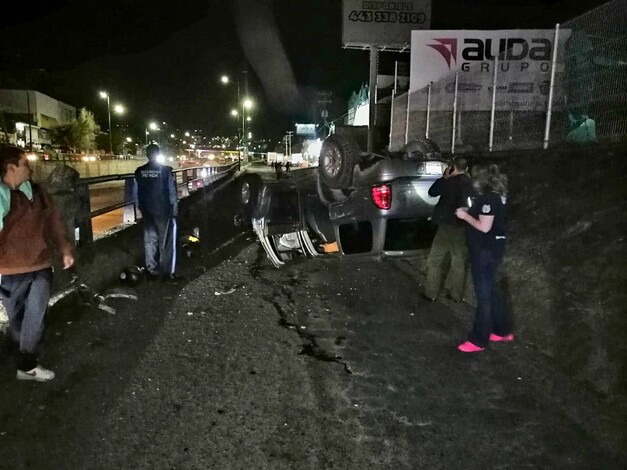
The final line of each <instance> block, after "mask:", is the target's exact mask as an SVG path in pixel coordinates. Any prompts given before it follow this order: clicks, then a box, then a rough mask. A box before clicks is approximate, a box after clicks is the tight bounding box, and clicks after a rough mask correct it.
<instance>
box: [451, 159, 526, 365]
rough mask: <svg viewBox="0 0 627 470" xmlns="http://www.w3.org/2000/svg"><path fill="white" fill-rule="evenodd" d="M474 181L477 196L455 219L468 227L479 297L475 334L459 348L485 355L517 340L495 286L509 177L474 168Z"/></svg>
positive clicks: (488, 167) (491, 167)
mask: <svg viewBox="0 0 627 470" xmlns="http://www.w3.org/2000/svg"><path fill="white" fill-rule="evenodd" d="M472 177H473V187H474V189H475V191H476V193H477V194H476V196H475V198H474V200H473V201H472V205H471V206H470V207H469V208H465V207H460V208H458V209H457V210H456V211H455V215H456V216H457V217H458V218H460V219H461V220H463V221H465V222H466V223H467V224H468V227H467V229H466V240H467V242H468V251H469V257H470V269H471V272H472V277H473V283H474V287H475V295H476V297H477V311H476V313H475V321H474V325H473V327H472V331H471V332H470V334H469V335H468V340H467V341H465V342H464V343H462V344H460V345H459V346H458V347H457V349H459V350H460V351H462V352H467V353H470V352H477V351H483V350H484V349H485V347H486V346H487V345H488V343H489V342H490V341H501V342H509V341H513V340H514V335H513V334H512V326H511V322H510V319H509V316H508V315H507V313H506V312H505V308H504V305H503V298H502V295H501V293H500V291H499V289H498V287H497V285H496V284H497V283H496V274H497V271H498V269H499V267H500V266H501V262H502V261H503V253H504V251H505V220H506V212H507V205H506V202H507V199H506V196H507V176H506V175H505V174H503V173H501V172H500V171H499V168H498V166H496V165H494V164H493V165H480V166H477V167H475V168H474V169H473V172H472Z"/></svg>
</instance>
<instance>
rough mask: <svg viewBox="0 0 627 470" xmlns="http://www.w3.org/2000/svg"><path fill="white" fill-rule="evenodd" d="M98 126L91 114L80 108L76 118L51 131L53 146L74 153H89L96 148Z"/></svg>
mask: <svg viewBox="0 0 627 470" xmlns="http://www.w3.org/2000/svg"><path fill="white" fill-rule="evenodd" d="M99 132H100V126H98V124H96V120H95V119H94V115H93V113H91V112H89V111H87V109H85V108H81V110H80V113H79V116H78V118H76V119H72V120H71V121H68V122H66V123H63V124H59V125H58V126H55V127H53V128H52V129H51V133H52V141H53V142H54V144H55V145H61V146H64V147H69V148H70V149H72V150H73V151H74V152H77V151H79V152H89V151H92V150H93V149H94V148H95V147H96V135H97V134H98V133H99Z"/></svg>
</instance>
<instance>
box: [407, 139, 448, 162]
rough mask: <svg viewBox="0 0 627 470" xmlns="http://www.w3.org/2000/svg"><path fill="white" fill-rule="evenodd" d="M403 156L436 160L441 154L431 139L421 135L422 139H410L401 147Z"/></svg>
mask: <svg viewBox="0 0 627 470" xmlns="http://www.w3.org/2000/svg"><path fill="white" fill-rule="evenodd" d="M403 153H404V154H405V155H404V158H408V159H412V158H416V159H420V160H423V159H426V160H437V159H439V158H440V157H441V156H442V152H440V147H438V144H436V143H435V142H434V141H433V140H431V139H428V138H426V137H423V138H422V139H417V140H410V141H409V142H407V143H406V144H405V147H403Z"/></svg>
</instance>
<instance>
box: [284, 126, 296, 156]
mask: <svg viewBox="0 0 627 470" xmlns="http://www.w3.org/2000/svg"><path fill="white" fill-rule="evenodd" d="M293 133H294V132H293V131H287V135H286V136H285V144H286V147H287V149H289V150H286V153H287V155H289V156H290V157H291V156H292V134H293Z"/></svg>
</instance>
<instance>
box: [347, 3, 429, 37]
mask: <svg viewBox="0 0 627 470" xmlns="http://www.w3.org/2000/svg"><path fill="white" fill-rule="evenodd" d="M430 24H431V0H399V1H374V0H343V3H342V44H343V45H344V46H345V47H368V46H378V47H387V48H392V49H405V48H407V47H408V46H409V44H410V42H411V32H412V31H413V30H417V29H427V28H429V27H430Z"/></svg>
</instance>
